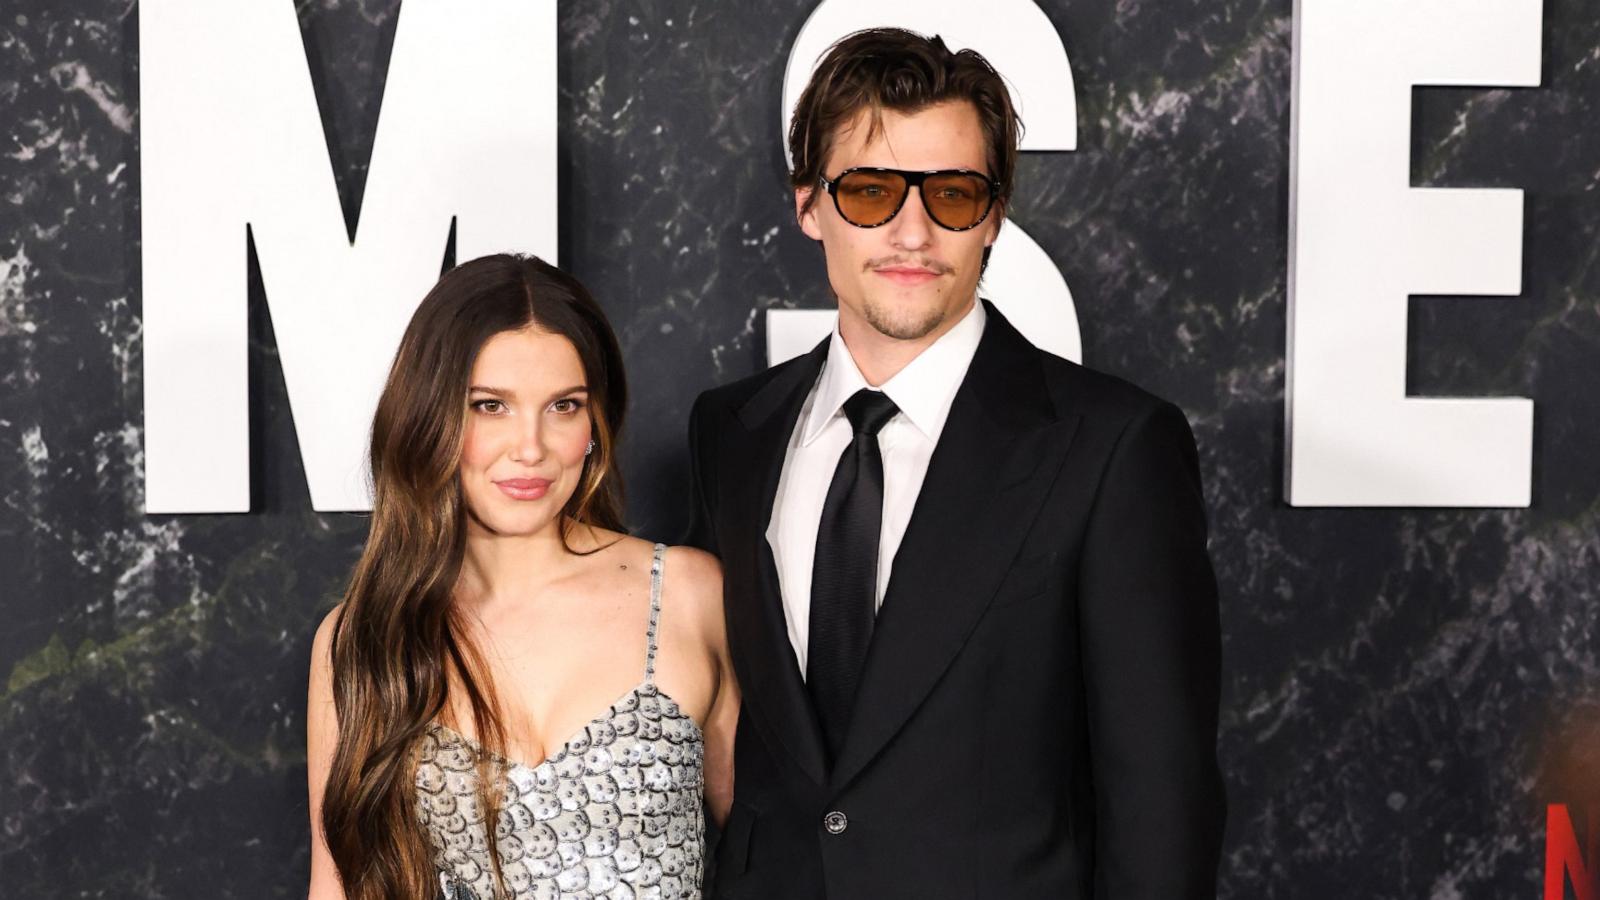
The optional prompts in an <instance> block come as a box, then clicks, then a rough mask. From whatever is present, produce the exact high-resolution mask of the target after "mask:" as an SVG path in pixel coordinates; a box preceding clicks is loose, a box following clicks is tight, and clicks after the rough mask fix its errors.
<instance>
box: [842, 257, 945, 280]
mask: <svg viewBox="0 0 1600 900" xmlns="http://www.w3.org/2000/svg"><path fill="white" fill-rule="evenodd" d="M895 266H915V267H917V268H919V269H927V270H928V271H930V272H932V273H934V274H935V275H949V274H950V273H952V272H954V271H955V270H956V269H955V266H952V265H950V264H949V263H947V262H943V261H941V260H937V259H932V258H929V257H926V256H922V257H909V256H880V257H877V258H876V259H869V260H867V261H866V263H865V264H864V265H863V266H862V269H863V270H865V271H868V272H872V271H876V270H878V269H888V268H893V267H895Z"/></svg>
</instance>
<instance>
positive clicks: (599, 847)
mask: <svg viewBox="0 0 1600 900" xmlns="http://www.w3.org/2000/svg"><path fill="white" fill-rule="evenodd" d="M626 394H627V390H626V386H625V383H624V380H623V374H622V358H621V352H620V350H619V349H618V346H617V341H616V337H615V335H614V334H613V333H612V331H611V328H610V326H609V325H608V324H607V323H606V320H605V316H604V314H603V313H602V312H601V310H600V308H599V306H597V305H596V304H595V302H594V300H593V299H591V298H590V297H589V295H588V293H587V292H586V291H585V290H584V289H583V286H582V285H580V284H579V283H578V282H577V281H575V280H574V279H573V278H571V277H570V276H568V275H567V274H565V273H563V272H561V271H560V270H558V269H556V268H554V267H552V266H549V265H547V264H545V263H543V262H541V261H539V260H537V259H532V258H527V257H518V256H504V255H502V256H490V257H485V258H482V259H477V260H473V261H472V262H469V263H466V264H464V265H462V266H459V267H457V268H455V269H453V270H452V271H450V272H449V273H448V274H446V275H445V276H444V277H443V278H441V279H440V280H439V283H438V284H437V285H436V286H435V287H434V289H433V290H432V291H430V292H429V294H428V296H427V297H426V298H425V299H424V300H423V301H422V304H421V306H420V307H418V309H417V311H416V314H415V315H414V316H413V317H412V319H411V323H410V325H409V326H408V327H407V329H406V333H405V336H404V338H403V339H402V340H401V344H400V350H399V352H398V353H397V354H396V356H395V361H394V365H393V367H392V369H391V370H390V372H389V378H388V382H387V384H386V385H385V387H384V390H383V395H382V397H381V398H380V399H379V401H378V410H377V415H376V417H375V418H374V420H373V426H372V478H373V484H374V503H373V512H372V525H371V531H370V534H369V536H368V539H367V546H366V549H365V551H364V552H363V553H362V556H361V559H360V561H359V562H358V563H357V565H356V570H355V574H354V576H353V578H352V580H351V584H350V587H349V590H348V591H347V592H346V593H345V596H344V602H343V603H341V604H340V605H339V607H337V608H336V609H335V610H334V611H333V612H332V613H330V614H329V615H328V617H327V619H325V620H324V621H323V623H322V625H321V627H320V628H318V630H317V635H316V640H315V642H314V644H313V649H312V664H311V686H310V698H309V709H308V712H307V760H308V768H309V782H310V793H311V824H312V833H313V838H312V866H311V891H310V894H311V898H312V900H322V898H339V897H343V898H349V900H379V898H382V900H391V898H412V897H416V898H429V897H437V896H439V895H440V893H441V891H442V892H443V894H444V896H446V897H448V898H450V900H458V898H460V900H464V898H476V900H491V898H495V897H511V898H518V900H520V898H531V897H540V898H543V897H556V896H560V897H591V896H592V897H602V896H603V897H632V896H635V894H644V893H650V894H652V895H654V894H656V892H657V891H659V896H664V897H666V896H670V897H698V896H699V887H700V873H701V859H702V855H703V847H702V840H703V838H702V814H701V810H702V789H703V791H704V798H705V800H706V801H707V802H708V805H709V806H710V809H711V811H712V814H713V815H714V816H716V817H717V818H718V819H719V821H720V819H721V817H722V816H724V815H725V814H726V811H727V808H728V804H729V802H730V801H731V798H732V752H731V751H732V743H733V729H734V725H735V722H736V721H737V717H738V703H739V696H738V689H737V687H736V686H735V684H734V680H733V675H732V668H731V666H730V664H729V660H728V653H727V643H726V640H725V638H724V634H723V626H722V609H721V604H722V597H721V591H722V588H721V575H720V571H719V569H718V567H717V564H716V562H715V560H713V559H712V558H711V557H710V556H707V555H706V554H704V553H701V552H699V551H697V550H694V549H691V548H673V549H671V550H667V549H666V548H665V547H662V546H661V545H659V544H658V545H654V546H652V545H651V544H649V543H647V542H645V541H642V540H638V539H636V538H632V537H629V536H628V535H626V534H625V533H623V530H622V521H621V501H620V491H619V488H618V482H617V473H616V468H615V467H616V460H617V453H616V450H617V447H616V440H617V433H618V432H619V431H620V429H621V425H622V413H623V408H624V406H625V405H626V399H627V397H626ZM489 823H492V825H490V824H489ZM486 825H487V826H489V827H486ZM491 834H492V835H493V836H494V839H493V840H491V839H490V835H491Z"/></svg>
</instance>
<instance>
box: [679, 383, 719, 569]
mask: <svg viewBox="0 0 1600 900" xmlns="http://www.w3.org/2000/svg"><path fill="white" fill-rule="evenodd" d="M710 405H711V404H710V402H709V401H708V400H707V397H706V395H705V394H701V395H700V397H699V398H698V399H696V400H695V402H694V409H693V411H691V412H690V413H689V491H690V497H689V503H690V510H689V533H688V535H686V536H685V537H684V539H683V543H685V544H688V545H689V546H691V547H698V548H699V549H701V550H704V551H706V552H707V553H710V554H711V555H713V556H719V557H720V556H721V554H720V553H718V550H717V534H716V526H715V522H714V517H713V511H714V510H715V509H716V504H715V499H714V497H713V496H712V494H711V491H712V489H713V488H715V486H716V485H715V472H716V469H715V468H714V465H715V463H714V461H713V460H711V459H709V458H708V456H709V455H710V454H711V451H713V450H715V448H716V445H717V442H716V434H715V432H713V431H709V430H708V429H710V428H712V427H713V422H712V416H711V414H710V412H709V407H710Z"/></svg>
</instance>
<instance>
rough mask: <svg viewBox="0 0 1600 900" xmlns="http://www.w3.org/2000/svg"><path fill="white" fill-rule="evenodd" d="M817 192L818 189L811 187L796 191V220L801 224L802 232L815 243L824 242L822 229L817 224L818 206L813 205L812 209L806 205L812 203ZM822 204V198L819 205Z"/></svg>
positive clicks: (796, 189)
mask: <svg viewBox="0 0 1600 900" xmlns="http://www.w3.org/2000/svg"><path fill="white" fill-rule="evenodd" d="M816 190H817V189H816V188H809V187H803V188H795V189H794V218H795V221H796V222H799V223H800V230H801V231H803V232H805V235H806V237H808V238H811V239H812V240H813V241H820V240H822V228H821V227H820V226H819V225H818V224H817V206H816V204H815V203H812V204H811V208H810V209H807V208H806V204H807V203H810V202H811V198H812V196H813V195H814V194H815V193H816ZM821 202H822V200H821V198H818V200H817V203H821Z"/></svg>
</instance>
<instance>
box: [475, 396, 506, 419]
mask: <svg viewBox="0 0 1600 900" xmlns="http://www.w3.org/2000/svg"><path fill="white" fill-rule="evenodd" d="M472 408H473V409H475V410H477V411H478V412H481V413H485V414H487V415H491V416H498V415H500V414H501V413H503V412H505V411H506V405H505V404H504V403H502V402H501V401H499V400H474V401H472Z"/></svg>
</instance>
